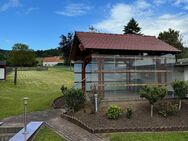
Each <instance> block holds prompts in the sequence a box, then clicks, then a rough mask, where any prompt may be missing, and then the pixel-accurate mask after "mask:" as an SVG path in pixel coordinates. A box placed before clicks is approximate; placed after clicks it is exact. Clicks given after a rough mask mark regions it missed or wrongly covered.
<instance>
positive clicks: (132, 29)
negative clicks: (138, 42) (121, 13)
mask: <svg viewBox="0 0 188 141" xmlns="http://www.w3.org/2000/svg"><path fill="white" fill-rule="evenodd" d="M140 31H141V27H139V24H138V23H137V22H136V21H135V19H134V18H132V19H131V20H130V21H129V22H128V23H127V25H126V26H124V29H123V34H141V32H140Z"/></svg>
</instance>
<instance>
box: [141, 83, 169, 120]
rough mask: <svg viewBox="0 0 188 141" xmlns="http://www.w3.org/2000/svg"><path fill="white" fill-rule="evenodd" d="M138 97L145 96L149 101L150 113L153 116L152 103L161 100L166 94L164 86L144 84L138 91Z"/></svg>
mask: <svg viewBox="0 0 188 141" xmlns="http://www.w3.org/2000/svg"><path fill="white" fill-rule="evenodd" d="M139 94H140V97H142V98H146V99H147V100H148V101H149V103H150V107H151V108H150V111H151V112H150V114H151V117H153V107H154V104H155V103H156V102H157V101H159V100H162V99H163V98H164V97H165V96H166V94H167V88H166V87H159V86H146V87H144V88H143V89H142V90H140V91H139Z"/></svg>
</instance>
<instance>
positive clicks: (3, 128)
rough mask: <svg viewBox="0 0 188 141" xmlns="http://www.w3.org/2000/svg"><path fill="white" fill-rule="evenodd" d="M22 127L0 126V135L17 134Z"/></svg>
mask: <svg viewBox="0 0 188 141" xmlns="http://www.w3.org/2000/svg"><path fill="white" fill-rule="evenodd" d="M22 128H23V127H10V126H7V127H6V126H0V135H1V134H6V133H17V132H19V131H20V130H21V129H22Z"/></svg>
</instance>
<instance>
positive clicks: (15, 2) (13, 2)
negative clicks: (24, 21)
mask: <svg viewBox="0 0 188 141" xmlns="http://www.w3.org/2000/svg"><path fill="white" fill-rule="evenodd" d="M19 6H21V3H20V0H9V1H8V2H7V3H4V4H3V5H2V6H0V11H1V12H4V11H6V10H8V9H9V8H14V7H19Z"/></svg>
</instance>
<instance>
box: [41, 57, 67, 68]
mask: <svg viewBox="0 0 188 141" xmlns="http://www.w3.org/2000/svg"><path fill="white" fill-rule="evenodd" d="M42 62H43V63H42V65H43V66H55V65H57V64H58V63H63V59H61V57H59V56H52V57H44V58H43V59H42Z"/></svg>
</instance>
